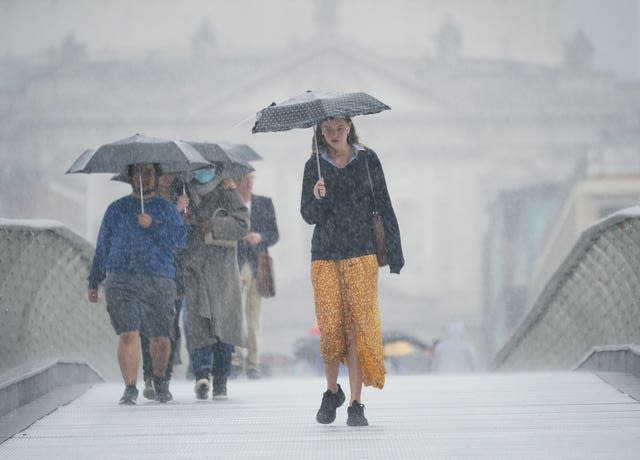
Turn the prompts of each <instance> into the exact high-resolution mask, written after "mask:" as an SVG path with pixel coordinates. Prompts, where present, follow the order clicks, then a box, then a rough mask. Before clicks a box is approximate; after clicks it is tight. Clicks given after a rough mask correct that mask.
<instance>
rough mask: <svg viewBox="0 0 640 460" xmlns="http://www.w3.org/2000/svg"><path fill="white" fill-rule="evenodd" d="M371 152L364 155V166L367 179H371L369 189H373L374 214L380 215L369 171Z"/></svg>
mask: <svg viewBox="0 0 640 460" xmlns="http://www.w3.org/2000/svg"><path fill="white" fill-rule="evenodd" d="M368 156H369V152H368V151H365V154H364V165H365V166H366V168H367V177H368V178H369V187H371V198H373V213H374V214H378V203H377V202H376V193H375V191H374V189H373V180H372V179H371V170H370V169H369V160H368V158H367V157H368Z"/></svg>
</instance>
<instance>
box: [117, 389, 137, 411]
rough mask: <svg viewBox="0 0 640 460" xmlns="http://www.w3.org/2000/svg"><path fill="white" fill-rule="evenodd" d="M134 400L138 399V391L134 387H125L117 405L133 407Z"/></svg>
mask: <svg viewBox="0 0 640 460" xmlns="http://www.w3.org/2000/svg"><path fill="white" fill-rule="evenodd" d="M136 399H138V389H137V388H136V386H135V385H127V386H126V387H125V389H124V393H123V395H122V398H120V403H119V404H122V405H125V406H134V405H135V404H136Z"/></svg>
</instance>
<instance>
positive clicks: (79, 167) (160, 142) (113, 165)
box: [67, 134, 210, 174]
mask: <svg viewBox="0 0 640 460" xmlns="http://www.w3.org/2000/svg"><path fill="white" fill-rule="evenodd" d="M136 163H159V164H160V167H161V169H162V171H164V172H178V171H188V170H190V169H197V168H201V167H204V166H208V165H210V163H209V161H207V160H206V159H205V158H204V157H203V156H202V155H201V154H200V153H198V151H197V150H196V149H195V148H193V147H192V146H191V145H189V144H187V143H186V142H181V141H172V140H168V139H160V138H156V137H147V136H143V135H141V134H136V135H134V136H131V137H128V138H126V139H121V140H119V141H115V142H111V143H109V144H104V145H102V146H101V147H99V148H98V149H96V150H85V151H84V152H83V153H82V155H80V157H79V158H78V159H77V160H76V161H75V162H74V163H73V164H72V165H71V167H70V168H69V170H68V171H67V174H71V173H87V174H88V173H122V172H123V171H125V170H126V168H127V166H128V165H131V164H136Z"/></svg>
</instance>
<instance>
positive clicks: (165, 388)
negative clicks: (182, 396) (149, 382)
mask: <svg viewBox="0 0 640 460" xmlns="http://www.w3.org/2000/svg"><path fill="white" fill-rule="evenodd" d="M153 386H154V388H155V390H156V395H155V398H154V399H155V400H156V401H158V402H159V403H166V402H169V401H171V400H172V399H173V395H172V394H171V392H170V391H169V380H167V379H166V378H165V377H156V376H155V375H154V376H153Z"/></svg>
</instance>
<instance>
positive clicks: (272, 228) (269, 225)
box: [256, 197, 280, 247]
mask: <svg viewBox="0 0 640 460" xmlns="http://www.w3.org/2000/svg"><path fill="white" fill-rule="evenodd" d="M256 211H258V209H256ZM258 224H259V228H258V230H257V233H259V234H260V244H261V245H262V246H264V247H269V246H273V245H274V244H276V243H277V242H278V239H279V238H280V234H279V233H278V224H277V223H276V211H275V209H274V207H273V201H271V198H267V197H264V198H261V199H260V218H259V222H258Z"/></svg>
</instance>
